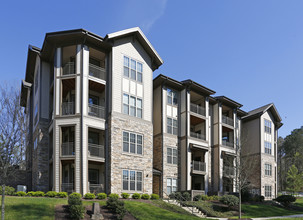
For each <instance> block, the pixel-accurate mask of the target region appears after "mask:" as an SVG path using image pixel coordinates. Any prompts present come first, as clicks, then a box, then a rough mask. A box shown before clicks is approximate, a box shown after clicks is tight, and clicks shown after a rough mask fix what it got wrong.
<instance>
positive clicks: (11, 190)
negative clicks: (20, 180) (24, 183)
mask: <svg viewBox="0 0 303 220" xmlns="http://www.w3.org/2000/svg"><path fill="white" fill-rule="evenodd" d="M4 194H5V195H8V196H13V195H14V194H15V188H14V187H11V186H5V191H4ZM0 195H2V186H0Z"/></svg>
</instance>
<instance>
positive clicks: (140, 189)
mask: <svg viewBox="0 0 303 220" xmlns="http://www.w3.org/2000/svg"><path fill="white" fill-rule="evenodd" d="M137 191H142V182H137Z"/></svg>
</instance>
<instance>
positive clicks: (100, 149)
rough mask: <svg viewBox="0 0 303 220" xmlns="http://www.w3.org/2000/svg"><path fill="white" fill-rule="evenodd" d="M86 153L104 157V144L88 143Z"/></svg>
mask: <svg viewBox="0 0 303 220" xmlns="http://www.w3.org/2000/svg"><path fill="white" fill-rule="evenodd" d="M88 155H89V156H93V157H100V158H104V146H103V145H97V144H90V143H88Z"/></svg>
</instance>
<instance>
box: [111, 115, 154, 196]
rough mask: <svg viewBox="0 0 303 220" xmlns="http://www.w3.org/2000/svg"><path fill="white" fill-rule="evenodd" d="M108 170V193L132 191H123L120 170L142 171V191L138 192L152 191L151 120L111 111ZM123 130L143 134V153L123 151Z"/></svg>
mask: <svg viewBox="0 0 303 220" xmlns="http://www.w3.org/2000/svg"><path fill="white" fill-rule="evenodd" d="M108 129H109V139H110V140H109V161H108V163H109V172H108V176H107V178H108V180H109V181H108V184H109V192H110V193H118V194H121V193H122V192H128V193H134V192H135V191H123V189H122V170H123V169H128V170H137V171H142V178H143V191H142V192H139V193H148V194H151V193H152V188H153V125H152V123H151V122H148V121H144V120H141V119H137V118H134V117H130V116H127V115H123V114H119V113H113V114H112V116H111V118H110V120H109V128H108ZM123 131H129V132H134V133H138V134H142V135H143V155H138V154H131V153H124V152H123V150H122V145H123V142H122V141H123V135H122V132H123Z"/></svg>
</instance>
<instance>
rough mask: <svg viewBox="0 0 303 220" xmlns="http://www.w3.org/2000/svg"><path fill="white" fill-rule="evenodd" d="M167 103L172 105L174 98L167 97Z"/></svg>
mask: <svg viewBox="0 0 303 220" xmlns="http://www.w3.org/2000/svg"><path fill="white" fill-rule="evenodd" d="M167 103H168V104H172V98H171V97H170V96H167Z"/></svg>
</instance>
